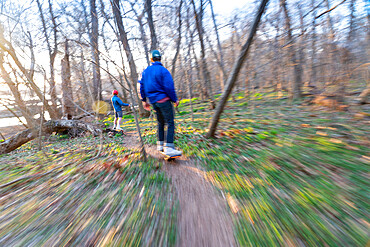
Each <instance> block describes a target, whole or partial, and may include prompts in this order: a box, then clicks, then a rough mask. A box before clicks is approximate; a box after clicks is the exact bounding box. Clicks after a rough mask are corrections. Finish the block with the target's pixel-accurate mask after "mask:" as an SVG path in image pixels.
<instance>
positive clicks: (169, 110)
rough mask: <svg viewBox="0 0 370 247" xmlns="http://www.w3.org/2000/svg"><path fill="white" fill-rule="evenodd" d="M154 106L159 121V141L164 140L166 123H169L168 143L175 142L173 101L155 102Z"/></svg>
mask: <svg viewBox="0 0 370 247" xmlns="http://www.w3.org/2000/svg"><path fill="white" fill-rule="evenodd" d="M153 108H154V110H155V112H156V114H157V121H158V132H157V135H158V141H164V125H165V124H167V139H166V143H173V138H174V135H175V121H174V113H173V107H172V103H171V101H169V100H168V101H166V102H163V103H154V104H153Z"/></svg>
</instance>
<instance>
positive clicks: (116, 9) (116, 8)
mask: <svg viewBox="0 0 370 247" xmlns="http://www.w3.org/2000/svg"><path fill="white" fill-rule="evenodd" d="M111 4H112V9H113V15H114V19H115V22H116V24H117V28H118V32H119V41H120V42H121V43H122V46H123V48H124V50H125V53H126V56H127V60H128V63H129V66H130V72H131V73H130V75H131V81H132V83H133V84H132V88H133V90H134V92H135V95H136V99H137V102H138V105H139V112H140V115H147V113H146V112H145V110H144V107H143V105H142V103H141V100H140V98H139V95H138V93H137V87H136V84H137V83H138V75H137V70H136V64H135V61H134V57H133V55H132V52H131V49H130V44H129V42H128V38H127V33H126V31H125V28H124V26H123V22H122V15H121V10H120V5H119V0H111Z"/></svg>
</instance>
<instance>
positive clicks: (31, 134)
mask: <svg viewBox="0 0 370 247" xmlns="http://www.w3.org/2000/svg"><path fill="white" fill-rule="evenodd" d="M65 131H69V132H70V133H76V134H77V133H83V132H86V131H87V132H90V133H91V134H92V135H94V136H97V135H99V133H101V129H99V128H97V127H95V126H93V125H91V124H88V123H85V122H82V121H77V120H49V121H47V122H45V123H44V124H43V125H42V133H43V135H50V134H52V133H54V132H56V133H63V132H65ZM38 134H39V129H38V128H33V129H26V130H23V131H21V132H19V133H17V134H16V135H15V136H12V137H10V138H9V139H7V140H5V141H4V142H2V143H0V155H1V154H6V153H9V152H11V151H13V150H15V149H17V148H18V147H20V146H22V145H23V144H25V143H27V142H29V141H31V140H33V139H35V138H37V137H38Z"/></svg>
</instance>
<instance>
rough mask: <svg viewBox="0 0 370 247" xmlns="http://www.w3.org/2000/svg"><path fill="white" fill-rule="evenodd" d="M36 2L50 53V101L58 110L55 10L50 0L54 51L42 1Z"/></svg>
mask: <svg viewBox="0 0 370 247" xmlns="http://www.w3.org/2000/svg"><path fill="white" fill-rule="evenodd" d="M36 2H37V6H38V9H39V12H40V18H41V22H42V27H43V30H42V31H43V34H44V37H45V41H46V45H47V48H48V52H49V69H50V79H49V80H48V81H49V86H50V90H49V93H50V101H51V105H52V107H53V108H55V109H57V105H58V103H57V101H58V97H57V92H56V86H55V69H54V62H55V57H56V55H57V25H56V21H55V17H54V12H53V9H52V4H51V2H50V0H49V13H50V16H51V21H52V24H53V26H52V28H53V34H54V47H53V49H52V48H51V44H50V37H49V34H48V30H47V28H46V22H45V17H44V13H43V11H42V5H41V3H40V0H37V1H36ZM57 113H58V117H60V115H59V111H57Z"/></svg>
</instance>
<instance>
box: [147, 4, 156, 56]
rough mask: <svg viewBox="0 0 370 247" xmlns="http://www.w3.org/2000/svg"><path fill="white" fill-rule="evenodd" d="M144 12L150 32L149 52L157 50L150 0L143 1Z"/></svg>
mask: <svg viewBox="0 0 370 247" xmlns="http://www.w3.org/2000/svg"><path fill="white" fill-rule="evenodd" d="M144 8H145V11H146V13H147V17H148V25H149V30H150V40H151V45H150V50H151V51H152V50H156V49H158V41H157V35H156V34H155V28H154V22H153V11H152V0H145V7H144Z"/></svg>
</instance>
